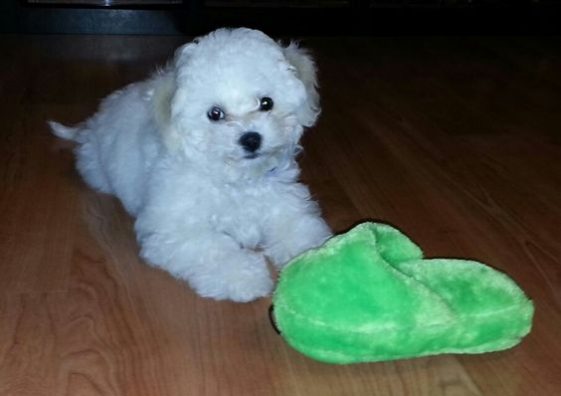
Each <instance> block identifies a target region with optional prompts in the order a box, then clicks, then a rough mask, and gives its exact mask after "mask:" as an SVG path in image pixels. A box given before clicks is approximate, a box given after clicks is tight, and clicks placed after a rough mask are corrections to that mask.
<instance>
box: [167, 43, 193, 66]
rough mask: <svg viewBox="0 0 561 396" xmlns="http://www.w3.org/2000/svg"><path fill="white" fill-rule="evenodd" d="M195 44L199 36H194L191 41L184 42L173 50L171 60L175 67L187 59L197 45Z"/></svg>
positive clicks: (181, 64)
mask: <svg viewBox="0 0 561 396" xmlns="http://www.w3.org/2000/svg"><path fill="white" fill-rule="evenodd" d="M197 44H199V38H196V39H194V40H193V41H191V42H189V43H187V44H184V45H182V46H181V47H179V48H178V49H176V50H175V54H174V56H173V62H174V64H175V67H176V68H177V67H181V66H183V65H184V64H185V63H186V62H187V61H188V60H189V58H190V57H191V54H192V53H193V51H194V50H195V48H196V47H197Z"/></svg>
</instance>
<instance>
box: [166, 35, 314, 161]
mask: <svg viewBox="0 0 561 396" xmlns="http://www.w3.org/2000/svg"><path fill="white" fill-rule="evenodd" d="M173 71H174V73H173V82H171V83H170V84H171V85H170V94H169V98H170V101H169V103H170V106H169V118H168V120H169V130H168V136H167V139H169V140H171V141H172V143H171V144H172V145H174V146H176V147H180V148H182V150H183V151H185V152H186V153H188V155H190V156H191V157H194V158H204V159H206V160H208V161H212V162H215V163H216V162H223V163H225V164H228V166H230V167H233V168H236V167H237V168H252V167H260V168H263V169H266V168H267V167H275V166H277V165H282V162H283V161H285V162H286V161H290V160H292V157H293V156H294V153H295V152H296V151H297V149H298V141H299V140H300V137H301V135H302V132H303V129H304V127H310V126H312V125H313V124H314V123H315V121H316V118H317V116H318V114H319V111H320V110H319V103H318V102H319V100H318V94H317V91H316V70H315V65H314V63H313V61H312V59H311V57H310V56H309V55H308V54H307V53H306V52H305V51H304V50H302V49H301V48H299V47H298V45H297V44H295V43H291V44H290V45H288V46H287V47H283V46H281V45H279V44H278V43H276V42H275V41H273V40H272V39H271V38H269V37H268V36H266V35H265V34H263V33H262V32H259V31H256V30H251V29H220V30H217V31H215V32H213V33H210V34H209V35H207V36H204V37H201V38H199V39H196V40H194V41H193V42H191V43H188V44H186V45H184V46H183V47H181V48H179V49H178V50H177V53H176V56H175V61H174V66H173ZM264 164H265V165H264Z"/></svg>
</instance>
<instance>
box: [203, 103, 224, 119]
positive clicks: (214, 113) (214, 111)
mask: <svg viewBox="0 0 561 396" xmlns="http://www.w3.org/2000/svg"><path fill="white" fill-rule="evenodd" d="M206 115H207V117H208V119H209V120H211V121H220V120H223V119H224V117H225V114H224V111H223V110H222V109H221V108H220V107H217V106H214V107H213V108H211V109H210V110H209V111H208V113H206Z"/></svg>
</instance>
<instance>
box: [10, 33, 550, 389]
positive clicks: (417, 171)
mask: <svg viewBox="0 0 561 396" xmlns="http://www.w3.org/2000/svg"><path fill="white" fill-rule="evenodd" d="M182 41H183V39H181V38H176V37H159V38H150V37H144V38H141V37H136V38H135V37H71V36H67V37H57V36H50V37H47V36H45V37H32V36H27V37H16V36H5V37H1V38H0V52H1V53H2V57H1V58H0V90H1V94H0V100H1V106H0V115H1V117H0V119H1V120H2V127H1V130H0V158H1V159H0V216H1V217H0V395H1V396H19V395H22V396H35V395H48V396H53V395H72V396H78V395H80V396H82V395H88V396H89V395H131V396H143V395H148V396H159V395H170V396H175V395H178V396H179V395H181V396H184V395H236V396H237V395H243V396H247V395H289V396H293V395H306V396H312V395H321V396H328V395H337V396H340V395H382V396H388V395H429V396H438V395H501V396H508V395H539V396H544V395H545V396H548V395H559V394H561V260H560V257H561V238H560V236H561V73H560V70H561V39H559V38H522V37H519V38H498V37H495V38H478V37H471V38H372V39H366V38H357V39H351V38H323V39H308V40H305V44H307V45H308V46H309V47H311V48H312V49H313V50H314V53H315V54H316V56H317V60H318V63H319V67H320V72H321V76H320V79H321V84H322V98H323V114H322V118H321V122H320V123H319V124H318V125H317V126H316V127H315V128H314V129H313V130H311V131H310V132H309V133H308V135H307V136H306V138H305V142H304V145H305V148H306V149H305V152H304V154H303V156H302V158H301V163H302V167H303V169H304V179H305V181H306V182H307V183H308V184H309V185H310V186H311V189H312V191H313V193H314V195H315V197H316V198H317V199H318V200H319V201H320V203H321V206H322V208H323V209H324V213H325V216H326V218H327V219H328V221H329V223H330V224H331V225H332V226H333V228H334V229H335V230H337V231H343V230H346V229H348V228H349V227H351V226H352V225H353V224H355V223H357V222H359V221H360V220H362V219H378V220H382V221H384V222H388V223H392V224H394V225H396V226H398V227H399V228H401V229H402V230H404V231H405V232H407V233H408V234H409V235H410V236H411V237H412V238H413V239H414V240H416V241H417V242H418V243H419V244H420V245H421V246H422V247H424V249H425V250H426V253H427V255H428V256H441V257H443V256H452V257H469V258H475V259H478V260H481V261H483V262H486V263H488V264H491V265H493V266H494V267H496V268H499V269H501V270H503V271H505V272H507V273H508V274H509V275H510V276H511V277H512V278H514V279H515V280H516V281H517V282H518V283H519V284H520V285H521V287H522V288H523V289H524V290H525V291H526V292H527V293H528V294H529V295H530V296H531V297H532V298H533V299H534V301H535V304H536V316H535V323H534V329H533V332H532V333H531V334H530V335H529V336H528V337H527V338H526V339H525V340H524V341H523V343H522V344H521V345H519V346H518V347H516V348H514V349H512V350H509V351H505V352H498V353H491V354H484V355H478V356H438V357H429V358H422V359H414V360H403V361H398V362H392V363H377V364H361V365H351V366H331V365H326V364H321V363H317V362H315V361H312V360H309V359H308V358H306V357H304V356H301V355H300V354H298V353H297V352H295V351H293V350H292V349H290V348H289V347H288V346H287V345H286V344H285V343H284V342H283V340H282V338H280V337H279V336H277V335H276V334H275V332H274V331H273V330H272V328H271V326H270V324H269V319H268V317H267V308H268V305H269V300H267V299H265V300H261V301H257V302H254V303H250V304H235V303H229V302H215V301H211V300H205V299H202V298H199V297H197V296H196V295H195V294H194V293H193V292H192V291H191V290H189V288H188V287H187V286H186V285H185V284H182V283H180V282H178V281H176V280H174V279H173V278H172V277H171V276H169V275H167V274H166V273H164V272H162V271H159V270H156V269H152V268H150V267H148V266H147V265H145V264H143V263H142V262H141V261H140V260H139V259H138V257H137V252H138V247H137V245H136V243H135V239H134V235H133V232H132V226H131V225H132V221H131V219H130V218H129V217H127V215H126V214H125V213H124V211H123V209H122V208H121V206H120V204H119V203H118V202H117V201H116V200H114V199H113V198H111V197H108V196H104V195H100V194H97V193H94V192H92V191H90V190H89V189H88V188H87V187H86V186H85V185H84V184H83V182H81V181H80V179H79V177H78V175H77V174H76V172H75V171H74V170H73V160H72V154H71V152H70V151H69V147H68V146H67V145H65V144H64V143H62V142H60V141H57V140H56V139H55V138H53V137H52V136H50V134H49V132H48V131H47V127H46V124H45V121H46V120H47V119H50V118H54V119H57V120H60V121H63V122H67V123H73V122H77V121H79V120H81V119H83V118H84V117H85V116H87V115H89V114H91V113H92V111H94V109H95V107H96V105H97V103H98V100H99V99H100V98H101V97H103V96H104V95H106V94H107V93H109V92H110V91H111V90H113V89H115V88H118V87H121V86H122V85H124V84H126V83H129V82H132V81H135V80H137V79H139V78H142V77H143V76H145V75H147V74H148V73H149V72H150V71H152V70H153V69H154V68H155V66H156V65H157V64H161V63H162V62H163V61H164V60H165V59H166V57H167V56H169V55H170V54H171V53H172V50H173V48H174V47H175V46H176V45H178V44H179V43H181V42H182Z"/></svg>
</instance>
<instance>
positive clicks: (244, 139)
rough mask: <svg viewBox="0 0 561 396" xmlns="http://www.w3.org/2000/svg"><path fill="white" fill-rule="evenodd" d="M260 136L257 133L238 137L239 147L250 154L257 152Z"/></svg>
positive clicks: (247, 133)
mask: <svg viewBox="0 0 561 396" xmlns="http://www.w3.org/2000/svg"><path fill="white" fill-rule="evenodd" d="M262 140H263V139H262V138H261V135H260V134H259V133H257V132H246V133H244V134H243V135H242V136H241V137H240V140H239V142H240V144H241V146H242V147H243V148H244V149H245V150H246V151H249V152H250V153H254V152H256V151H257V149H258V148H259V147H261V141H262Z"/></svg>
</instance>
